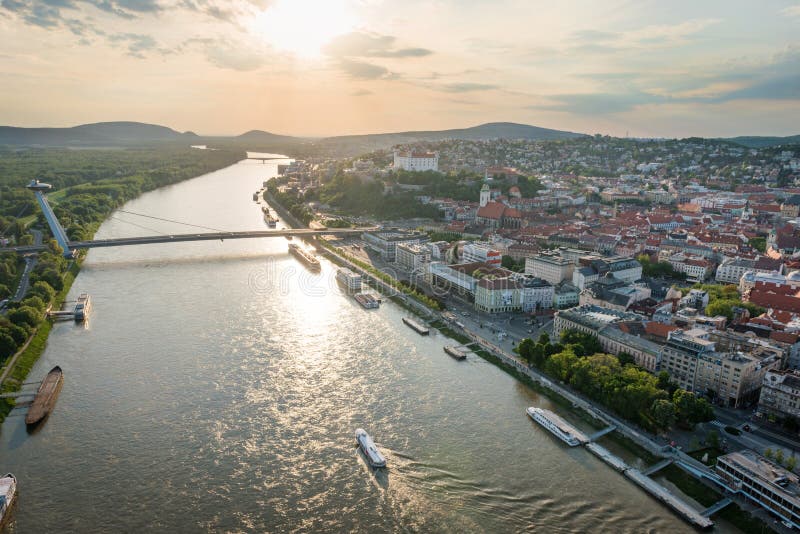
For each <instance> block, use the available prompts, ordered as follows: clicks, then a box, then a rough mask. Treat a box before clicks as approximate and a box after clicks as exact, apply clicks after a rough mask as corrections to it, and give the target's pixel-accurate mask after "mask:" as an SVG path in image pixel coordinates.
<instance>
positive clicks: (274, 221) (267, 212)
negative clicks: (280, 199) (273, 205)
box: [261, 206, 278, 228]
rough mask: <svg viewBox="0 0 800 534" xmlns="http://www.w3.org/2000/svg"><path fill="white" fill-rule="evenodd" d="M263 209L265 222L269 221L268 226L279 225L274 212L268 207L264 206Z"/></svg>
mask: <svg viewBox="0 0 800 534" xmlns="http://www.w3.org/2000/svg"><path fill="white" fill-rule="evenodd" d="M261 211H262V212H264V222H265V223H267V227H269V228H275V227H277V226H278V219H276V218H274V217H273V216H272V212H271V211H270V210H269V208H268V207H266V206H263V207H262V208H261Z"/></svg>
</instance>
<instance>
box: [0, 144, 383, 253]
mask: <svg viewBox="0 0 800 534" xmlns="http://www.w3.org/2000/svg"><path fill="white" fill-rule="evenodd" d="M251 159H261V158H251ZM50 187H51V186H50V185H49V184H43V183H39V181H38V180H34V181H32V182H31V183H30V184H29V185H28V189H31V190H33V191H34V193H35V195H36V200H38V201H39V206H40V207H41V208H42V211H43V212H44V216H45V219H46V220H47V224H49V225H50V230H51V231H52V232H53V236H55V239H56V241H57V242H58V245H59V246H60V247H61V248H62V249H63V250H64V256H66V257H72V255H73V252H74V251H75V250H78V249H86V248H101V247H120V246H127V245H150V244H155V243H179V242H182V241H225V240H226V239H255V238H262V237H312V236H317V235H340V236H341V235H353V234H355V235H358V234H361V233H363V232H365V231H369V230H374V228H325V229H316V230H312V229H309V228H302V229H283V230H249V231H242V232H222V231H215V232H206V233H199V234H198V233H193V234H170V235H166V234H165V235H153V236H144V237H119V238H115V239H95V240H92V241H70V240H69V238H68V237H67V233H66V232H65V231H64V228H62V226H61V223H59V222H58V219H57V218H56V215H55V213H53V210H52V208H50V204H48V202H47V199H46V198H45V197H44V192H45V191H47V190H49V189H50ZM126 213H130V212H126ZM134 215H141V214H134ZM144 217H150V216H149V215H144ZM150 218H152V219H160V220H163V221H169V220H168V219H163V218H160V217H150ZM169 222H174V223H178V224H184V225H187V226H198V225H194V224H188V223H182V222H179V221H169ZM201 228H206V227H201ZM46 249H47V247H46V246H45V245H24V246H18V247H8V248H4V249H0V251H14V252H18V253H32V252H41V251H43V250H46Z"/></svg>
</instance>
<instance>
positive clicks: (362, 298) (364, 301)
mask: <svg viewBox="0 0 800 534" xmlns="http://www.w3.org/2000/svg"><path fill="white" fill-rule="evenodd" d="M353 299H354V300H355V301H356V302H358V303H359V304H361V306H362V307H363V308H366V309H368V310H372V309H375V308H378V307H379V306H380V305H381V301H379V300H378V299H376V298H375V297H374V296H373V295H371V294H369V293H357V294H355V295H353Z"/></svg>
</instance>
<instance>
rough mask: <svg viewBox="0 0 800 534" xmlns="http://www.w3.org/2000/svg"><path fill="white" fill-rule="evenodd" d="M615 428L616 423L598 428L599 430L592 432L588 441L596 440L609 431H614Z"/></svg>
mask: <svg viewBox="0 0 800 534" xmlns="http://www.w3.org/2000/svg"><path fill="white" fill-rule="evenodd" d="M616 429H617V426H616V425H611V426H609V427H606V428H604V429H603V430H599V431H597V432H595V433H594V434H592V435H591V436H589V441H597V440H598V439H600V438H602V437H603V436H605V435H606V434H610V433H611V432H613V431H615V430H616Z"/></svg>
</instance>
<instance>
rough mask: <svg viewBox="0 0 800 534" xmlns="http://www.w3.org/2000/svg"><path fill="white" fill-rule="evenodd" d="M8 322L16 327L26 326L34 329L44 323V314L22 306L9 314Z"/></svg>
mask: <svg viewBox="0 0 800 534" xmlns="http://www.w3.org/2000/svg"><path fill="white" fill-rule="evenodd" d="M8 320H9V321H11V322H12V323H14V324H16V325H19V326H22V325H25V326H27V327H28V328H30V329H33V328H36V326H37V325H38V324H39V323H40V322H41V321H42V313H41V312H40V311H39V310H37V309H36V308H31V307H30V306H20V307H19V308H17V309H16V310H12V311H10V312H8Z"/></svg>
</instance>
